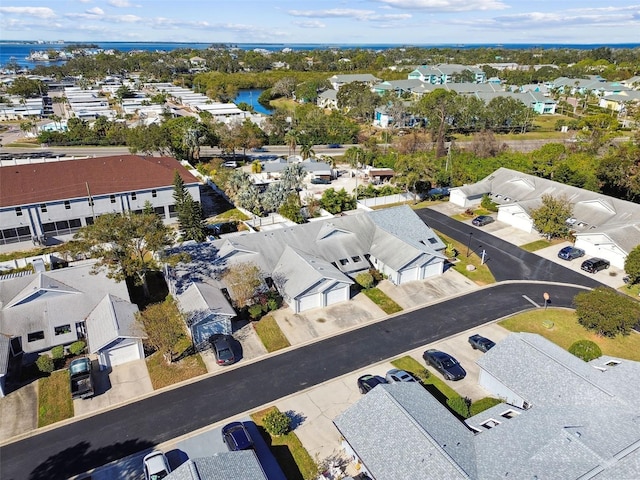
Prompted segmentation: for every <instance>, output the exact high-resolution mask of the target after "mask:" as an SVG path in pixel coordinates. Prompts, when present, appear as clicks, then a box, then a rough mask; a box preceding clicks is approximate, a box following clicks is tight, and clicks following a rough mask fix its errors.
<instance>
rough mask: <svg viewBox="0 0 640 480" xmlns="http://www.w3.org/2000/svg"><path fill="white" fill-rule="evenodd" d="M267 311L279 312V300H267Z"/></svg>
mask: <svg viewBox="0 0 640 480" xmlns="http://www.w3.org/2000/svg"><path fill="white" fill-rule="evenodd" d="M267 309H268V311H269V312H273V311H274V310H277V309H278V300H276V299H275V298H270V299H269V300H267Z"/></svg>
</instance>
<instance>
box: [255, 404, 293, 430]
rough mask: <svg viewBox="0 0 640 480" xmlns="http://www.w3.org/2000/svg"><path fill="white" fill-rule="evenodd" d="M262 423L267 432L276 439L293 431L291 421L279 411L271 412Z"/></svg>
mask: <svg viewBox="0 0 640 480" xmlns="http://www.w3.org/2000/svg"><path fill="white" fill-rule="evenodd" d="M262 421H263V424H264V428H265V430H266V431H267V432H269V434H270V435H273V436H275V437H278V436H280V435H284V434H285V433H287V432H288V431H289V430H290V429H291V419H290V418H289V416H288V415H287V414H286V413H282V412H281V411H280V410H278V409H274V410H271V411H270V412H269V413H267V414H266V415H265V417H264V419H263V420H262Z"/></svg>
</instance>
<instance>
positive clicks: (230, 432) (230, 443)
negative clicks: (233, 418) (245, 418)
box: [222, 422, 253, 452]
mask: <svg viewBox="0 0 640 480" xmlns="http://www.w3.org/2000/svg"><path fill="white" fill-rule="evenodd" d="M222 439H223V440H224V443H226V444H227V448H228V449H229V451H230V452H237V451H238V450H249V449H250V448H253V440H252V439H251V435H249V432H248V431H247V428H246V427H245V426H244V424H243V423H242V422H232V423H229V424H227V425H225V426H224V427H222Z"/></svg>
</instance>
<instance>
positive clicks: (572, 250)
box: [558, 246, 584, 260]
mask: <svg viewBox="0 0 640 480" xmlns="http://www.w3.org/2000/svg"><path fill="white" fill-rule="evenodd" d="M580 257H584V250H582V249H581V248H576V247H571V246H569V247H564V248H562V249H560V251H559V252H558V258H561V259H562V260H573V259H575V258H580Z"/></svg>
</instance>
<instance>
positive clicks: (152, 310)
mask: <svg viewBox="0 0 640 480" xmlns="http://www.w3.org/2000/svg"><path fill="white" fill-rule="evenodd" d="M136 321H137V323H138V327H139V328H140V330H142V331H144V333H146V339H145V343H146V344H148V345H150V346H151V347H152V348H154V349H155V350H156V351H158V352H159V353H160V354H161V355H162V356H163V357H164V358H165V360H166V362H167V363H171V362H172V361H173V358H174V355H175V353H176V352H175V347H176V344H177V343H178V342H179V341H180V340H181V339H182V338H184V337H185V336H186V331H185V321H184V317H183V315H182V314H181V313H180V310H179V309H178V305H177V303H176V301H175V300H174V299H173V297H172V296H170V295H169V296H168V297H167V298H166V299H165V301H164V302H162V303H154V304H152V305H149V306H148V307H147V308H145V309H144V310H143V311H141V312H138V313H137V314H136Z"/></svg>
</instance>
